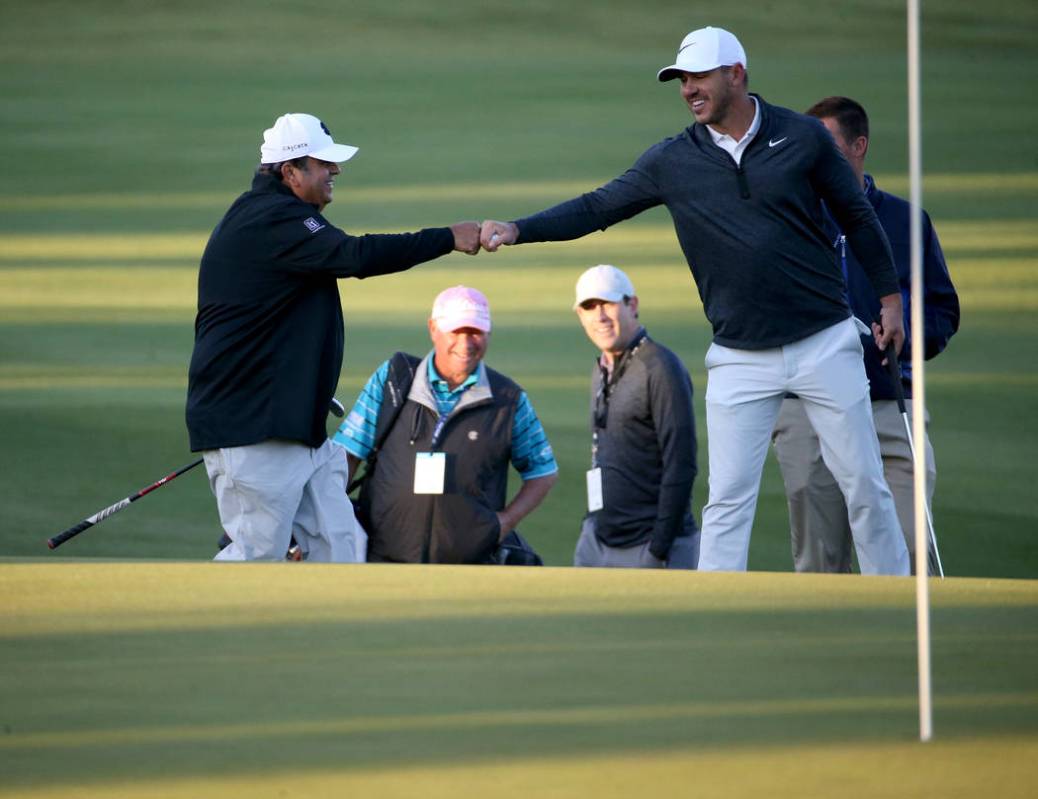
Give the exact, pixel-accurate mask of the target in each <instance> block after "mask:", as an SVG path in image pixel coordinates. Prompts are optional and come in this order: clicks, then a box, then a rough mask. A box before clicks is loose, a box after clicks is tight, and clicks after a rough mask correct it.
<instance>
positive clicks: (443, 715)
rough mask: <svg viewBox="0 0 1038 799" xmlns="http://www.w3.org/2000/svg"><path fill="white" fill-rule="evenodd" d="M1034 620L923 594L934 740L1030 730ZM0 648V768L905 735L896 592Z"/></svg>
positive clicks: (57, 772) (570, 751)
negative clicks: (831, 605) (790, 605)
mask: <svg viewBox="0 0 1038 799" xmlns="http://www.w3.org/2000/svg"><path fill="white" fill-rule="evenodd" d="M314 601H315V602H320V601H321V600H320V597H316V596H315V598H314ZM1034 618H1035V611H1034V608H1031V607H1023V608H1006V607H1001V608H994V607H975V608H974V607H957V608H949V609H938V610H935V612H934V618H933V629H934V664H935V665H934V685H935V692H936V699H935V708H936V726H937V730H938V732H939V735H940V736H941V737H942V738H944V739H951V738H962V737H967V736H969V737H983V736H985V735H996V734H997V735H1006V734H1029V735H1032V734H1035V733H1038V712H1036V708H1038V679H1036V677H1035V673H1034V669H1033V663H1034V662H1035V660H1036V658H1038V634H1036V633H1035V627H1034ZM2 653H3V654H2V657H0V664H2V666H3V669H2V671H3V674H4V681H3V685H2V688H0V700H2V701H0V707H2V711H0V714H2V719H0V772H2V773H3V774H4V775H5V783H6V784H7V785H8V786H15V785H23V786H29V785H66V784H67V785H72V784H75V783H83V782H90V781H104V780H133V779H140V778H144V779H152V778H161V777H188V776H216V775H227V774H231V773H243V772H248V773H252V774H255V773H263V772H265V771H269V772H270V773H274V772H282V771H284V769H285V767H286V763H290V764H291V768H294V769H303V770H306V769H332V770H334V769H363V768H369V767H387V766H394V765H401V766H402V765H405V764H406V765H421V764H427V765H438V764H446V763H450V764H473V765H476V764H480V763H489V762H499V761H506V760H508V759H512V758H523V757H530V756H548V757H554V756H559V757H580V756H581V755H592V754H594V755H603V754H609V753H610V752H615V753H617V754H620V753H623V754H627V755H630V754H631V753H637V752H645V753H646V754H649V753H654V752H658V751H660V750H667V749H675V748H680V749H684V750H692V751H694V750H696V749H707V748H709V749H716V748H718V747H721V748H723V747H746V746H759V745H765V746H767V745H797V744H812V743H822V742H827V741H841V742H846V741H862V742H865V741H889V740H900V741H907V740H912V739H913V738H914V736H915V734H916V718H917V715H916V714H917V710H916V704H915V690H916V672H915V639H914V615H913V614H912V612H911V611H910V610H908V609H900V610H897V609H894V610H891V609H862V608H851V609H840V610H827V611H810V612H808V611H790V610H784V609H776V610H774V611H732V610H723V611H721V610H717V609H711V610H706V611H702V612H653V613H626V614H625V613H618V614H608V615H597V614H587V613H581V614H564V615H550V616H541V615H525V616H510V617H497V618H495V617H487V616H472V617H461V618H458V617H454V618H445V619H405V620H389V621H368V622H365V621H340V622H330V623H320V624H315V623H308V624H299V625H289V626H274V625H264V624H258V625H255V626H249V627H247V628H233V627H225V626H224V627H217V628H211V627H210V628H207V629H204V630H186V629H180V630H172V631H163V632H156V631H148V632H125V633H115V634H113V633H104V634H69V635H39V636H25V637H13V638H8V639H5V641H4V644H3V648H2Z"/></svg>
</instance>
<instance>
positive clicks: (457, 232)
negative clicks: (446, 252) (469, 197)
mask: <svg viewBox="0 0 1038 799" xmlns="http://www.w3.org/2000/svg"><path fill="white" fill-rule="evenodd" d="M451 233H453V234H454V249H455V250H457V251H458V252H463V253H466V254H468V255H475V254H476V253H477V252H479V222H458V223H457V224H455V225H451Z"/></svg>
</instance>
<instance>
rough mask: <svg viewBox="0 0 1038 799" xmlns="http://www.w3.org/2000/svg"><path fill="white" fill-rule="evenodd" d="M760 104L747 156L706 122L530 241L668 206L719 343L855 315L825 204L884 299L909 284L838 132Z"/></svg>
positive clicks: (528, 236) (556, 212)
mask: <svg viewBox="0 0 1038 799" xmlns="http://www.w3.org/2000/svg"><path fill="white" fill-rule="evenodd" d="M754 96H756V95H754ZM757 100H758V103H759V106H760V113H761V125H760V129H759V131H758V132H757V135H756V136H755V137H754V139H753V140H752V141H751V142H750V143H749V145H748V146H747V148H746V151H745V152H744V153H743V156H742V161H741V163H740V164H736V163H735V161H734V159H733V158H732V157H731V155H729V154H728V153H727V152H725V151H724V150H723V149H721V148H720V147H718V146H717V145H716V144H715V143H714V141H713V139H712V138H711V136H710V132H709V131H708V130H706V128H705V127H704V126H703V125H699V124H694V125H692V126H691V127H689V128H687V129H686V130H685V131H684V132H682V133H680V134H679V135H677V136H673V137H671V138H669V139H664V140H663V141H662V142H660V143H659V144H656V145H654V146H653V147H650V148H649V149H648V150H647V151H646V152H645V153H644V154H643V155H642V156H641V157H640V158H639V159H638V160H637V162H636V163H635V164H634V166H632V167H631V168H630V169H628V170H627V171H626V172H625V173H623V174H622V175H620V176H619V177H617V178H615V179H614V180H612V181H610V182H609V183H607V184H606V185H604V186H602V187H601V188H599V189H596V190H595V191H593V192H589V193H587V194H584V195H582V196H580V197H577V198H575V199H573V200H568V201H567V202H564V203H561V204H559V205H556V206H554V207H552V208H549V209H547V210H545V211H541V212H540V213H538V214H534V215H533V216H529V217H526V218H524V219H520V220H517V221H516V225H517V226H518V228H519V239H518V240H519V242H532V241H562V240H567V239H575V238H579V237H580V236H583V235H585V234H587V233H590V232H592V231H594V230H603V229H605V228H607V227H609V226H610V225H613V224H616V223H617V222H620V221H622V220H624V219H628V218H630V217H632V216H634V215H635V214H638V213H640V212H641V211H644V210H646V209H648V208H651V207H653V206H657V205H666V207H667V210H668V211H670V214H671V217H672V218H673V220H674V228H675V231H676V232H677V236H678V241H679V242H680V244H681V249H682V250H683V252H684V254H685V258H686V260H687V261H688V265H689V269H690V270H691V272H692V275H693V277H694V278H695V281H696V286H697V288H698V290H699V296H700V298H701V299H702V301H703V309H704V311H705V312H706V316H707V319H709V320H710V323H711V325H712V327H713V333H714V341H715V342H717V343H718V344H722V345H724V346H728V347H735V348H738V349H747V350H759V349H768V348H771V347H778V346H781V345H783V344H789V343H791V342H793V341H799V340H800V339H803V338H806V337H807V336H810V335H811V334H813V333H817V332H818V331H819V330H823V329H825V328H827V327H830V326H832V325H834V324H836V323H837V322H840V321H842V320H844V319H847V318H849V317H850V315H851V311H850V308H849V307H848V305H847V300H846V298H845V296H844V278H843V274H842V273H841V271H840V267H839V265H838V264H837V262H836V258H835V256H834V253H833V247H832V239H831V238H830V237H829V235H828V233H827V232H826V230H825V211H824V209H823V207H822V200H824V201H825V204H826V206H827V207H828V208H829V210H830V212H831V213H832V214H833V215H834V217H835V218H836V220H837V222H838V223H839V224H840V226H841V227H842V228H843V230H844V231H845V233H846V235H847V239H848V241H849V242H850V245H851V247H852V248H853V249H854V251H855V252H856V253H857V254H858V256H859V260H860V263H861V264H862V267H863V268H864V269H865V272H866V273H867V275H868V277H869V281H870V282H871V284H872V288H873V291H874V293H875V294H876V296H878V297H882V296H886V295H888V294H893V293H895V292H897V290H898V283H897V274H896V272H895V270H894V263H893V259H892V257H891V254H890V246H889V244H888V243H887V239H886V236H885V235H884V234H883V229H882V227H880V224H879V221H878V220H877V218H876V213H875V211H873V209H872V205H871V204H870V203H869V202H868V201H867V200H866V199H865V196H864V195H863V194H862V191H861V186H860V184H859V183H858V181H857V178H856V177H855V175H854V172H853V171H852V170H851V167H850V165H849V164H848V163H847V160H846V159H845V158H844V157H843V155H842V154H841V153H840V151H839V150H838V149H837V148H836V144H835V143H834V142H833V139H832V137H831V136H830V135H829V132H828V131H827V130H826V129H825V127H824V126H823V125H822V123H821V122H819V121H818V120H817V119H814V118H812V117H808V116H805V115H803V114H798V113H796V112H794V111H790V110H789V109H786V108H780V107H778V106H773V105H769V104H767V103H765V102H764V101H763V100H762V99H760V98H759V97H757Z"/></svg>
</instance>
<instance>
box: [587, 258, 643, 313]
mask: <svg viewBox="0 0 1038 799" xmlns="http://www.w3.org/2000/svg"><path fill="white" fill-rule="evenodd" d="M634 296H635V293H634V284H633V283H631V279H630V278H629V277H627V275H625V274H624V273H623V272H621V271H620V270H619V269H617V268H616V267H615V266H610V265H609V264H599V265H598V266H592V267H591V268H590V269H588V270H587V271H586V272H585V273H584V274H582V275H581V276H580V278H579V279H578V280H577V299H576V302H574V303H573V310H574V311H575V310H577V308H579V307H580V304H581V303H583V302H587V301H588V300H605V301H606V302H622V301H623V298H624V297H634Z"/></svg>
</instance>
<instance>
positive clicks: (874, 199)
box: [827, 175, 959, 400]
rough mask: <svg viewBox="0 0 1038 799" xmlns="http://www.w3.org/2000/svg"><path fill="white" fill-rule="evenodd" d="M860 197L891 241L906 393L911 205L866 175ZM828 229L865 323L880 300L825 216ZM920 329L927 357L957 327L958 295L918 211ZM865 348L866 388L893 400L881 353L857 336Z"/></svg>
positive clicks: (876, 396)
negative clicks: (901, 315) (902, 320)
mask: <svg viewBox="0 0 1038 799" xmlns="http://www.w3.org/2000/svg"><path fill="white" fill-rule="evenodd" d="M865 197H866V198H867V199H868V201H869V202H870V203H871V204H872V207H873V208H874V209H875V210H876V216H877V217H878V219H879V222H880V224H881V225H882V226H883V230H884V231H886V234H887V238H888V239H889V240H890V249H891V251H892V252H893V254H894V264H895V265H896V267H897V278H898V283H899V285H900V290H901V299H902V302H903V304H904V309H905V346H904V348H903V349H902V350H901V360H900V361H899V363H900V366H901V377H902V384H903V385H904V389H905V395H906V396H909V395H910V394H911V390H912V364H911V357H910V356H911V352H912V350H911V341H910V336H911V329H910V328H911V320H910V318H909V317H910V315H911V308H910V305H909V301H910V296H911V288H912V274H911V265H912V252H911V216H910V214H911V206H910V205H909V203H907V202H906V201H905V200H902V199H901V198H900V197H896V196H894V195H893V194H888V193H887V192H885V191H880V190H879V189H878V188H876V182H875V181H874V180H873V179H872V177H871V176H870V175H866V176H865ZM827 230H828V231H829V234H830V236H831V237H832V241H833V244H834V246H835V247H836V251H837V255H838V256H839V257H840V258H841V261H842V262H843V266H844V272H845V273H846V276H847V293H848V298H849V300H850V305H851V310H852V311H854V315H855V316H857V317H858V318H859V319H861V321H863V322H865V323H866V324H871V322H872V321H873V320H874V319H875V318H876V315H877V314H878V313H879V301H878V300H877V299H876V296H875V293H874V292H873V291H872V289H871V286H870V284H869V282H868V279H867V278H866V275H865V272H864V270H863V269H862V267H861V264H860V263H859V262H858V259H857V258H856V257H855V256H854V253H853V252H851V251H850V250H849V249H847V248H846V247H845V246H844V243H843V241H842V240H841V236H842V232H841V231H840V228H839V226H838V225H837V224H836V223H835V222H834V221H833V220H832V219H831V218H830V219H829V220H828V226H827ZM922 232H923V236H922V238H923V259H922V260H923V334H924V341H923V343H924V348H923V355H924V358H926V359H927V360H929V359H930V358H933V357H934V356H935V355H937V354H938V353H940V352H941V351H942V350H944V348H945V347H946V346H947V345H948V340H949V339H950V338H951V337H952V336H953V335H954V334H955V332H956V331H957V330H958V329H959V296H958V294H956V293H955V286H954V285H952V281H951V275H949V274H948V266H947V264H945V262H944V253H943V252H941V243H940V242H939V241H938V240H937V233H936V232H935V231H934V228H933V223H932V222H931V221H930V217H929V216H928V215H927V213H926V212H925V211H924V212H923V230H922ZM861 343H862V347H863V348H864V350H865V372H866V374H867V375H868V378H869V392H870V395H871V397H872V399H873V400H892V399H896V397H897V395H896V394H895V393H894V384H893V383H892V382H891V380H890V373H889V372H888V371H887V369H886V367H885V366H883V365H882V361H883V356H882V354H881V353H880V351H879V348H878V347H876V342H875V340H874V339H873V338H872V336H862V341H861Z"/></svg>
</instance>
